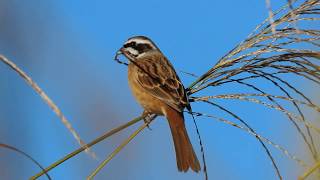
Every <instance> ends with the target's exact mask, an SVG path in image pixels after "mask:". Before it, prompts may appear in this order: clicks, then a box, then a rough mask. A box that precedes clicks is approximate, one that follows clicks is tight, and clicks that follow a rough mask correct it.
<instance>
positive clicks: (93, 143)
mask: <svg viewBox="0 0 320 180" xmlns="http://www.w3.org/2000/svg"><path fill="white" fill-rule="evenodd" d="M143 118H144V116H140V117H137V118H135V119H133V120H131V121H129V122H127V123H126V124H123V125H121V126H119V127H117V128H114V129H112V130H111V131H109V132H107V133H106V134H104V135H103V136H100V137H98V138H97V139H95V140H93V141H92V142H90V143H88V144H86V145H85V146H82V147H80V148H79V149H77V150H75V151H73V152H71V153H70V154H68V155H66V156H65V157H64V158H62V159H60V160H58V161H56V162H55V163H53V164H52V165H50V166H49V167H47V168H46V169H45V170H44V171H42V172H40V173H38V174H36V175H35V176H32V177H31V178H30V180H35V179H38V178H39V177H41V176H42V175H44V174H45V173H47V172H49V171H50V170H52V169H53V168H55V167H57V166H59V165H60V164H62V163H64V162H65V161H67V160H68V159H70V158H72V157H74V156H76V155H77V154H79V153H81V152H83V151H84V150H85V149H86V148H88V147H91V146H93V145H95V144H97V143H99V142H101V141H103V140H104V139H106V138H108V137H110V136H112V135H114V134H116V133H118V132H120V131H121V130H123V129H126V128H127V127H129V126H131V125H133V124H135V123H137V122H139V121H141V120H142V119H143Z"/></svg>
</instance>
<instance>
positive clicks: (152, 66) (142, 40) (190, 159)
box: [116, 36, 201, 172]
mask: <svg viewBox="0 0 320 180" xmlns="http://www.w3.org/2000/svg"><path fill="white" fill-rule="evenodd" d="M118 55H124V56H125V57H126V58H127V59H128V61H129V63H128V82H129V86H130V89H131V91H132V93H133V96H134V97H135V99H136V100H137V102H138V103H139V104H140V105H141V106H142V107H143V109H144V112H143V114H144V115H150V114H155V115H159V116H165V117H166V118H167V120H168V122H169V127H170V129H171V134H172V138H173V143H174V147H175V153H176V162H177V168H178V171H180V172H187V171H188V170H189V169H192V170H193V171H194V172H199V171H200V169H201V167H200V163H199V160H198V158H197V155H196V153H195V151H194V149H193V146H192V144H191V142H190V139H189V136H188V133H187V130H186V126H185V120H184V115H183V110H184V108H187V109H188V110H189V111H191V106H190V103H189V100H188V97H187V93H186V90H185V88H184V86H183V84H182V83H181V81H180V78H179V77H178V75H177V73H176V71H175V69H174V68H173V66H172V64H171V63H170V61H169V60H168V59H167V58H166V57H165V56H164V55H163V53H162V52H161V51H160V49H159V48H158V47H157V46H156V44H155V43H154V42H153V41H152V40H151V39H150V38H148V37H146V36H133V37H131V38H129V39H128V40H127V41H125V43H124V44H123V46H122V47H121V48H120V49H119V50H118V51H117V53H116V57H117V56H118Z"/></svg>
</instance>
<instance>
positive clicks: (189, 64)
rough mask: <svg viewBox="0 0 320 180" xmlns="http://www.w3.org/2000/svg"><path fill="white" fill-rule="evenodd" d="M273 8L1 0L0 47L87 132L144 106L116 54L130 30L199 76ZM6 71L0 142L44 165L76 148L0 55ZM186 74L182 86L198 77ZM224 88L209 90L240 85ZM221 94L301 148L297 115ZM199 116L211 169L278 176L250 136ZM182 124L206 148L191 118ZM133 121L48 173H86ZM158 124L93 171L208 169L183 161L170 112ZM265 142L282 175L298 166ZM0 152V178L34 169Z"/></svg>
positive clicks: (144, 173)
mask: <svg viewBox="0 0 320 180" xmlns="http://www.w3.org/2000/svg"><path fill="white" fill-rule="evenodd" d="M284 3H285V1H284V0H283V1H272V6H273V8H274V9H276V8H277V7H279V6H281V5H282V4H284ZM267 16H268V12H267V10H266V6H265V2H264V1H256V0H241V1H212V0H201V1H190V0H186V1H169V0H162V1H159V0H149V1H147V0H136V1H126V0H124V1H102V0H93V1H75V0H69V1H64V0H55V1H36V0H31V1H28V2H27V1H25V3H22V2H21V1H17V0H4V1H1V2H0V26H1V29H0V53H1V54H4V55H6V56H7V57H8V58H10V59H11V60H13V61H14V62H16V63H17V64H18V65H19V66H20V67H21V68H22V69H24V70H25V71H26V72H27V73H28V74H30V76H31V77H32V78H34V80H35V81H36V82H38V84H39V85H40V86H41V87H42V88H43V89H44V90H45V91H46V92H47V93H48V95H49V96H50V97H51V98H52V99H53V100H54V101H55V102H56V103H57V104H58V105H59V107H61V109H62V110H63V112H64V113H65V115H66V116H67V117H68V118H69V119H70V121H71V123H72V124H73V126H74V127H75V128H76V130H77V131H78V132H79V133H80V135H81V136H82V138H83V139H84V140H85V141H90V140H92V139H94V138H96V137H98V136H99V135H101V134H103V133H104V132H106V131H108V130H110V129H111V128H113V127H116V126H117V125H120V124H121V123H124V122H127V121H129V120H130V119H132V118H133V117H136V116H138V115H139V114H140V113H141V112H142V109H141V107H139V105H138V104H137V103H136V102H135V101H134V99H133V97H132V96H131V93H130V91H129V88H128V85H127V74H126V73H127V72H126V67H125V66H121V65H119V64H117V63H115V62H114V61H113V57H114V53H115V52H116V51H117V49H118V48H119V47H121V45H122V43H123V42H124V41H125V40H126V39H127V38H129V37H130V36H133V35H146V36H149V37H150V38H151V39H153V40H154V41H155V43H156V44H157V45H158V46H159V47H160V49H161V50H162V51H163V52H164V54H165V55H166V56H167V57H168V58H169V59H170V60H171V62H172V63H173V64H174V66H175V68H176V69H177V71H178V72H179V71H180V70H183V71H187V72H192V73H194V74H197V75H201V74H202V73H204V72H205V71H207V70H208V69H209V68H210V67H212V66H213V65H214V64H215V63H216V61H217V60H218V59H219V58H220V57H222V56H223V55H224V54H225V53H226V52H228V51H229V50H230V49H232V48H233V47H234V46H235V45H236V44H237V43H239V42H240V41H241V40H243V39H244V38H245V37H246V36H247V35H248V34H249V33H250V32H251V31H252V30H253V29H254V28H255V26H256V25H258V24H259V23H260V22H262V21H263V20H264V19H265V18H266V17H267ZM0 73H1V76H0V89H1V91H2V93H1V94H0V99H1V102H0V120H1V121H0V122H1V126H0V142H2V143H7V144H11V145H13V146H15V147H18V148H20V149H22V150H24V151H26V152H27V153H29V154H30V155H32V156H33V157H35V158H36V159H37V160H38V161H39V162H40V163H41V164H43V165H44V166H48V165H50V164H51V163H53V162H54V161H55V160H57V159H59V158H61V157H63V156H64V155H65V154H67V153H69V152H71V151H72V150H74V149H76V148H77V147H78V145H77V143H76V142H75V140H74V139H73V138H72V136H71V134H70V133H69V132H68V131H67V130H66V128H65V127H64V126H63V125H62V123H61V122H60V121H59V119H58V118H57V117H56V116H55V115H54V114H53V113H52V111H51V110H50V109H49V108H48V107H47V106H46V105H45V104H44V103H43V102H42V101H41V100H40V98H39V97H38V96H37V95H36V94H35V93H34V92H33V91H32V90H31V89H30V88H29V87H28V86H27V85H26V84H25V83H24V82H23V81H22V80H21V79H20V78H18V77H17V75H16V74H14V73H13V72H12V71H11V70H9V69H8V68H7V67H5V66H4V65H0ZM179 75H180V77H181V79H182V80H183V82H184V83H185V84H186V86H187V85H188V84H190V83H191V82H192V81H193V80H194V79H193V77H190V76H187V75H184V74H182V73H179ZM266 87H268V86H267V85H266ZM227 88H230V89H220V90H216V91H215V90H214V89H213V90H212V91H210V93H212V94H218V93H217V92H219V93H223V92H229V91H230V90H232V89H238V88H239V87H232V86H231V87H227ZM271 91H273V89H271ZM221 103H223V104H224V105H226V106H228V107H229V108H231V109H233V110H235V111H237V112H239V114H240V115H241V116H242V117H243V118H244V119H246V120H247V121H248V122H249V123H250V124H251V125H252V126H253V127H255V129H257V130H258V132H261V134H263V135H265V136H267V137H270V139H276V140H277V142H279V143H280V144H284V145H285V147H287V148H288V149H290V150H292V151H293V152H294V153H298V154H299V153H300V155H303V150H302V151H301V148H300V144H299V143H291V142H292V140H295V139H298V138H300V137H298V136H297V135H296V133H295V132H294V130H292V129H290V128H286V127H288V126H290V127H291V124H289V123H288V121H286V120H284V116H283V115H281V114H280V113H278V112H274V111H266V110H265V109H264V108H261V107H259V106H256V105H252V104H249V103H241V104H240V103H239V102H237V101H224V102H221ZM195 109H196V110H198V111H203V112H208V113H211V114H215V115H216V116H222V117H228V116H226V115H225V114H223V113H221V112H219V111H217V110H213V109H212V108H209V107H206V106H201V105H196V106H195ZM229 118H230V117H229ZM198 120H199V121H198V123H199V127H200V130H201V133H202V136H203V141H204V144H205V150H206V155H207V163H208V173H209V176H210V177H211V178H212V179H246V180H248V179H261V180H262V179H266V180H270V179H277V177H276V175H275V172H274V170H273V168H272V166H271V164H270V161H269V159H268V158H267V156H266V154H265V153H264V151H263V149H262V147H261V146H260V145H259V143H258V142H257V141H256V140H255V139H254V138H253V137H251V136H249V135H248V134H246V133H245V132H242V131H240V130H237V129H235V128H233V127H230V126H227V125H225V124H221V123H220V122H218V121H214V120H211V119H201V118H199V119H198ZM186 123H187V127H188V130H189V136H190V137H192V138H191V139H192V142H193V144H194V147H195V149H196V150H197V152H198V156H199V157H200V151H199V149H200V148H199V145H198V141H197V139H196V134H195V130H194V127H193V124H192V121H191V119H190V117H187V119H186ZM135 128H137V127H133V128H129V129H128V130H127V131H126V132H124V133H121V134H119V135H116V136H115V137H113V138H111V139H109V140H106V141H104V142H102V143H101V144H98V145H97V146H96V147H94V148H93V150H94V151H95V152H96V153H97V155H98V157H99V160H98V161H95V160H93V159H91V158H90V157H88V156H87V155H85V154H80V155H79V156H77V157H75V158H73V159H71V160H69V161H68V162H66V163H65V164H63V165H61V166H59V167H57V168H56V169H54V170H53V171H52V172H50V175H52V177H53V179H84V177H86V176H87V175H89V174H90V173H91V172H92V171H93V170H94V169H95V168H96V167H97V165H98V164H99V163H100V162H101V161H102V160H103V159H104V158H105V157H106V156H107V155H108V154H109V153H110V152H111V151H112V150H113V148H114V147H116V146H117V145H118V144H120V142H121V141H122V140H124V139H125V138H126V137H127V136H128V135H129V133H130V132H132V131H133V130H134V129H135ZM151 128H152V130H151V131H149V130H145V131H144V132H143V133H141V134H140V135H139V136H138V137H137V138H136V139H135V140H134V141H133V142H132V143H130V144H129V145H128V147H126V148H125V149H124V150H123V151H122V152H121V153H120V154H119V155H118V156H117V157H116V158H115V159H113V160H112V161H111V163H110V164H109V165H108V166H107V167H105V169H104V170H103V171H101V172H100V173H99V175H98V176H97V179H131V180H135V179H139V180H141V179H154V180H158V179H159V180H160V179H185V180H187V179H203V174H195V173H190V172H189V173H186V174H183V173H179V172H178V171H177V169H176V163H175V156H174V155H175V154H174V152H173V150H174V149H173V145H172V142H171V141H172V140H171V135H170V132H169V128H168V125H167V122H166V121H164V118H159V119H157V120H156V121H155V122H154V123H153V124H152V125H151ZM284 128H286V133H285V134H284V133H283V129H284ZM270 149H271V150H272V152H274V156H275V158H276V160H277V162H278V163H279V167H280V170H281V171H282V173H283V176H284V177H287V178H286V179H293V178H294V177H296V176H297V175H298V173H299V172H301V170H300V169H298V166H297V165H296V164H295V162H293V161H291V160H289V159H287V158H286V157H284V156H283V155H282V154H280V153H279V152H278V151H277V150H275V149H274V148H272V147H270ZM0 157H1V158H0V167H1V168H2V170H0V176H3V177H5V179H9V178H10V179H11V177H14V179H26V178H28V177H30V176H32V175H34V174H35V173H37V172H38V171H39V170H38V169H37V167H35V166H34V165H33V164H31V163H30V162H29V161H28V160H26V159H24V158H23V157H21V156H18V155H16V154H14V153H12V152H9V151H7V150H3V149H0ZM8 162H10V163H8ZM4 165H5V166H4ZM42 179H45V178H42Z"/></svg>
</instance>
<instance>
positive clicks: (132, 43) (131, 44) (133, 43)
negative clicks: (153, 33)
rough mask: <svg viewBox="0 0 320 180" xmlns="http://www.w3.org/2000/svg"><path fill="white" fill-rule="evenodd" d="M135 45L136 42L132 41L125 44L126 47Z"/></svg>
mask: <svg viewBox="0 0 320 180" xmlns="http://www.w3.org/2000/svg"><path fill="white" fill-rule="evenodd" d="M135 46H136V42H130V43H127V44H125V45H123V47H124V48H127V47H135Z"/></svg>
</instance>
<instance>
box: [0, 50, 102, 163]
mask: <svg viewBox="0 0 320 180" xmlns="http://www.w3.org/2000/svg"><path fill="white" fill-rule="evenodd" d="M0 60H1V61H2V62H3V63H5V64H6V65H8V66H9V67H10V68H11V69H12V70H14V71H15V72H16V73H18V75H19V76H20V77H21V78H22V79H24V80H25V81H26V82H27V84H28V85H29V86H30V87H32V89H33V90H34V91H35V92H36V93H37V94H38V95H39V96H40V97H41V98H42V100H43V101H44V102H45V103H46V104H47V105H48V106H49V107H50V108H51V109H52V111H53V112H54V113H55V114H56V115H57V116H58V117H59V119H60V120H61V122H62V123H63V124H64V125H65V126H66V128H67V129H68V130H69V131H70V132H71V134H72V135H73V137H74V138H75V139H76V140H77V141H78V143H79V144H80V146H85V143H84V141H82V139H81V138H80V136H79V134H78V133H77V132H76V130H75V129H74V128H73V127H72V125H71V123H70V122H69V121H68V119H67V118H66V117H65V116H64V115H63V113H62V111H61V110H60V109H59V108H58V106H57V105H56V104H55V103H54V102H53V101H52V100H51V99H50V98H49V96H48V95H47V94H46V93H45V92H44V91H43V90H42V89H41V88H40V87H39V86H38V85H37V83H36V82H34V81H33V80H32V79H31V78H30V77H29V76H28V75H27V74H26V73H25V72H24V71H22V69H20V68H19V67H18V66H17V65H16V64H15V63H13V62H12V61H10V60H9V59H7V58H6V57H5V56H3V55H1V54H0ZM87 152H89V149H88V150H87ZM90 154H91V156H92V157H93V158H95V157H96V156H95V154H94V153H93V152H91V153H90Z"/></svg>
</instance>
